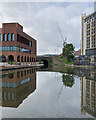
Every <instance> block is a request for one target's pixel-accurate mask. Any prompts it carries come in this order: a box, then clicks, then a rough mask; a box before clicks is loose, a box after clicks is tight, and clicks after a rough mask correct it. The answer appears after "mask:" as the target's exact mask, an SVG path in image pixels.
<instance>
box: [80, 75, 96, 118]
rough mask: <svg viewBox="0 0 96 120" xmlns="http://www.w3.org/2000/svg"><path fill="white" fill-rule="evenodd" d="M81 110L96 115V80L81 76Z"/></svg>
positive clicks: (83, 112)
mask: <svg viewBox="0 0 96 120" xmlns="http://www.w3.org/2000/svg"><path fill="white" fill-rule="evenodd" d="M81 112H82V114H85V113H89V114H91V115H92V116H94V117H96V81H95V80H89V79H86V78H84V77H82V78H81Z"/></svg>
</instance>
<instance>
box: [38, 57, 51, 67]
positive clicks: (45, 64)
mask: <svg viewBox="0 0 96 120" xmlns="http://www.w3.org/2000/svg"><path fill="white" fill-rule="evenodd" d="M41 61H42V62H43V64H44V66H42V68H44V69H46V68H49V63H52V56H37V62H41Z"/></svg>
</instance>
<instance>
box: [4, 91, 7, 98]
mask: <svg viewBox="0 0 96 120" xmlns="http://www.w3.org/2000/svg"><path fill="white" fill-rule="evenodd" d="M4 100H7V97H6V92H4Z"/></svg>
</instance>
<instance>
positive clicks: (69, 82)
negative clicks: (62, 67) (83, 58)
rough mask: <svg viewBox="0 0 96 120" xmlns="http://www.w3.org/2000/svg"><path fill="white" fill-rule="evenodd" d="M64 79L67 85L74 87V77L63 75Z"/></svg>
mask: <svg viewBox="0 0 96 120" xmlns="http://www.w3.org/2000/svg"><path fill="white" fill-rule="evenodd" d="M62 81H63V83H64V85H65V86H66V87H72V86H73V85H74V84H75V82H74V77H73V76H71V75H63V76H62Z"/></svg>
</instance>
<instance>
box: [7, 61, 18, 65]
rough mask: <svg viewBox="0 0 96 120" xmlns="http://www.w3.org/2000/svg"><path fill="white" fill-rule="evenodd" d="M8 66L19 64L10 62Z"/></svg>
mask: <svg viewBox="0 0 96 120" xmlns="http://www.w3.org/2000/svg"><path fill="white" fill-rule="evenodd" d="M8 64H10V65H14V64H15V65H16V64H17V62H8Z"/></svg>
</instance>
